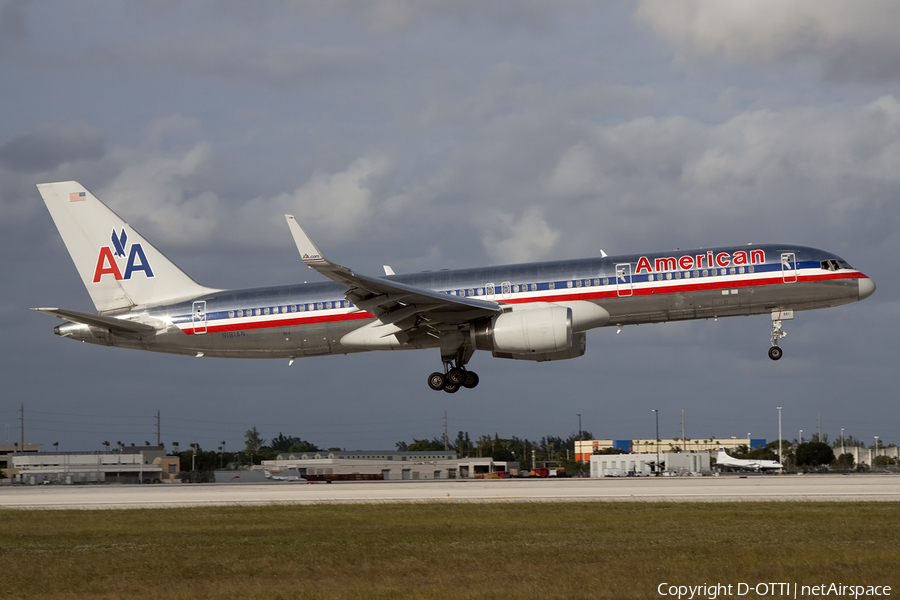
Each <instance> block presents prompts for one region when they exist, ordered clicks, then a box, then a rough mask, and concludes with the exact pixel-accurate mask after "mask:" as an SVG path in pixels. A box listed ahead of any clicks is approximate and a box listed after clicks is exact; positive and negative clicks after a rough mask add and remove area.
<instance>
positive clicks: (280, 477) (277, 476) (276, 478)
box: [263, 469, 306, 482]
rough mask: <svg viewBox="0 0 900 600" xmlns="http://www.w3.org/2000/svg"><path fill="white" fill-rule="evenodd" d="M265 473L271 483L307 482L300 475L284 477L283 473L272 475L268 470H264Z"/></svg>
mask: <svg viewBox="0 0 900 600" xmlns="http://www.w3.org/2000/svg"><path fill="white" fill-rule="evenodd" d="M263 473H264V474H265V476H266V479H268V480H270V481H301V482H305V481H306V480H305V479H304V478H303V477H301V476H300V475H299V474H297V475H283V474H281V473H272V472H271V471H269V470H268V469H263Z"/></svg>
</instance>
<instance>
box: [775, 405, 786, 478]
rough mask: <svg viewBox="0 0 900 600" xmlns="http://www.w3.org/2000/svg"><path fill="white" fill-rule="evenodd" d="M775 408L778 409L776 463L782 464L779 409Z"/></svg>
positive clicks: (778, 407)
mask: <svg viewBox="0 0 900 600" xmlns="http://www.w3.org/2000/svg"><path fill="white" fill-rule="evenodd" d="M775 408H777V409H778V462H779V463H781V464H784V457H783V456H782V454H781V407H780V406H776V407H775Z"/></svg>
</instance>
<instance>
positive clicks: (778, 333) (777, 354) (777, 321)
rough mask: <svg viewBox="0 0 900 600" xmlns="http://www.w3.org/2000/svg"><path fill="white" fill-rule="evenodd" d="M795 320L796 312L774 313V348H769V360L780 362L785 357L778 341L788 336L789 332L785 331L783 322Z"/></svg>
mask: <svg viewBox="0 0 900 600" xmlns="http://www.w3.org/2000/svg"><path fill="white" fill-rule="evenodd" d="M793 318H794V311H792V310H773V311H772V346H771V347H770V348H769V358H771V359H772V360H778V359H780V358H781V357H782V356H784V350H782V349H781V347H780V346H779V345H778V340H780V339H783V338H785V337H786V336H787V332H786V331H785V330H784V323H783V321H788V320H790V319H793Z"/></svg>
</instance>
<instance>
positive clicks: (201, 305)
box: [191, 300, 206, 335]
mask: <svg viewBox="0 0 900 600" xmlns="http://www.w3.org/2000/svg"><path fill="white" fill-rule="evenodd" d="M191 321H192V323H193V325H194V335H202V334H204V333H206V300H196V301H194V305H193V307H192V308H191Z"/></svg>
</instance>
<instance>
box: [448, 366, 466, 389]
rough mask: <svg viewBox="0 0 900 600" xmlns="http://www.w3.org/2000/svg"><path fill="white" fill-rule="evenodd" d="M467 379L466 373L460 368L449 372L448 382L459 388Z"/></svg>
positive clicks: (454, 368)
mask: <svg viewBox="0 0 900 600" xmlns="http://www.w3.org/2000/svg"><path fill="white" fill-rule="evenodd" d="M465 378H466V372H465V371H463V370H462V369H460V368H459V367H453V368H452V369H450V370H449V371H447V382H448V383H452V384H453V385H455V386H457V387H459V386H460V385H462V383H463V381H464V380H465Z"/></svg>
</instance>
